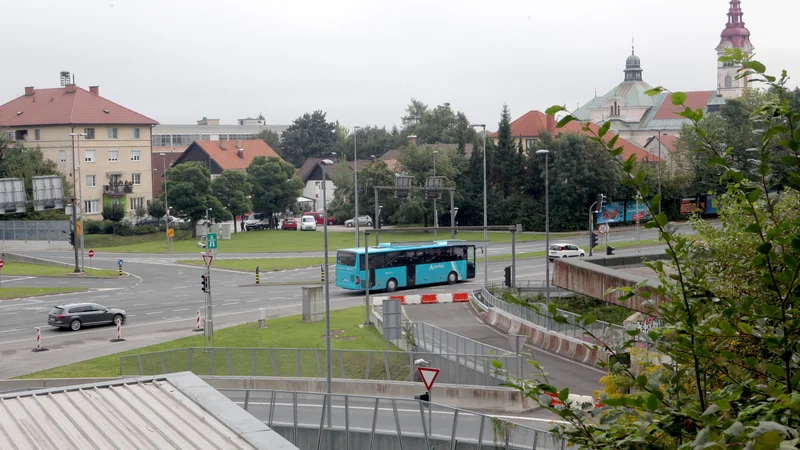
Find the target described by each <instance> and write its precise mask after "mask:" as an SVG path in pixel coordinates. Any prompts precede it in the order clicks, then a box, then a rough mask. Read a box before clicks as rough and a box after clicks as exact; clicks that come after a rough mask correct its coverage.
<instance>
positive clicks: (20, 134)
mask: <svg viewBox="0 0 800 450" xmlns="http://www.w3.org/2000/svg"><path fill="white" fill-rule="evenodd" d="M14 140H15V141H27V140H28V130H16V131H14Z"/></svg>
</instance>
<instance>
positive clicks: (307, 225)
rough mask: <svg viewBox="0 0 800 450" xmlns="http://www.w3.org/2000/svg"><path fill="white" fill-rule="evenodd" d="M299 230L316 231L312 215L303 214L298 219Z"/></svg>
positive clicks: (315, 222)
mask: <svg viewBox="0 0 800 450" xmlns="http://www.w3.org/2000/svg"><path fill="white" fill-rule="evenodd" d="M300 231H317V220H316V219H315V218H314V216H303V217H302V218H301V219H300Z"/></svg>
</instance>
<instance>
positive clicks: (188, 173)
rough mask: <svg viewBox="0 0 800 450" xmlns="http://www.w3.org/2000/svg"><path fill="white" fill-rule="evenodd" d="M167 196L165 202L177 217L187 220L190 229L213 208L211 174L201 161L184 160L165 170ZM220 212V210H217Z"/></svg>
mask: <svg viewBox="0 0 800 450" xmlns="http://www.w3.org/2000/svg"><path fill="white" fill-rule="evenodd" d="M167 178H168V179H169V192H168V194H169V196H168V198H167V203H169V206H170V209H171V210H172V211H174V214H175V215H176V216H177V217H180V218H183V219H186V220H189V221H190V222H191V224H192V229H193V230H195V228H196V227H195V226H194V225H196V224H197V222H198V221H199V220H200V219H203V218H205V217H206V213H207V209H208V208H213V207H214V205H212V203H211V202H212V200H211V199H212V198H214V197H213V196H212V195H211V174H210V173H209V172H208V169H206V168H205V166H204V165H203V163H201V162H196V161H195V162H186V163H183V164H178V165H177V166H174V167H171V168H170V169H169V170H168V171H167ZM219 212H220V214H222V212H221V211H219Z"/></svg>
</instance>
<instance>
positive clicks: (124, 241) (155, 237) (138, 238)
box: [83, 230, 195, 250]
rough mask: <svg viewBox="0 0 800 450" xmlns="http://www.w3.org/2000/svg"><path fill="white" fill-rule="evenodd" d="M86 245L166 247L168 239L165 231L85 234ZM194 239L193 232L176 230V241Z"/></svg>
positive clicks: (92, 246) (174, 239)
mask: <svg viewBox="0 0 800 450" xmlns="http://www.w3.org/2000/svg"><path fill="white" fill-rule="evenodd" d="M83 239H84V246H85V247H86V249H87V250H88V249H90V248H92V249H98V248H107V247H119V246H126V245H135V244H153V245H159V244H160V245H162V246H164V248H165V249H166V247H167V241H166V239H167V238H166V236H165V233H164V232H163V231H161V232H159V233H150V234H141V235H134V236H115V235H113V234H87V235H85V236H84V238H83ZM182 240H189V241H191V242H195V241H194V240H192V233H191V231H189V230H175V237H174V238H173V241H174V242H178V241H182Z"/></svg>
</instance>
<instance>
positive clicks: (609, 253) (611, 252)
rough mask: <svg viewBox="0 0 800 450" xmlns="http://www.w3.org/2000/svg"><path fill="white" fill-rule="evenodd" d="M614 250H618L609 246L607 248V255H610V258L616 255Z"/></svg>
mask: <svg viewBox="0 0 800 450" xmlns="http://www.w3.org/2000/svg"><path fill="white" fill-rule="evenodd" d="M614 250H616V249H615V248H614V247H612V246H610V245H609V246H608V247H606V255H609V256H611V255H613V254H614Z"/></svg>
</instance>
